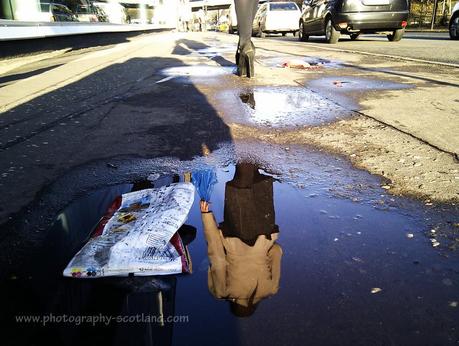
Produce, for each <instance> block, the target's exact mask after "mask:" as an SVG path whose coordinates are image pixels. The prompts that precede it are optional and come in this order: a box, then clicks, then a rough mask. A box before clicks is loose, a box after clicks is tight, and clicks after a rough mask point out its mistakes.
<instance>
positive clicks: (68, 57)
mask: <svg viewBox="0 0 459 346" xmlns="http://www.w3.org/2000/svg"><path fill="white" fill-rule="evenodd" d="M236 40H237V37H236V36H234V35H226V34H218V33H188V34H185V33H184V34H174V33H162V34H152V35H147V36H144V37H141V38H139V39H136V40H132V42H127V43H120V44H117V45H114V46H109V47H101V48H99V49H96V50H91V49H90V50H83V51H81V52H78V51H76V52H73V51H71V52H65V53H63V54H62V55H60V56H55V55H53V56H50V57H49V58H48V59H46V58H44V59H43V60H40V61H38V62H37V61H35V62H32V63H31V64H28V65H27V64H26V65H23V66H21V67H20V68H18V69H17V70H15V69H13V70H10V71H9V72H8V74H7V75H6V77H8V76H17V79H14V78H13V80H12V81H11V80H10V82H8V84H7V85H5V86H3V87H2V88H1V89H0V91H1V93H0V100H1V104H0V109H1V110H2V112H3V113H2V116H1V120H0V121H1V126H2V135H1V143H0V144H1V146H2V153H1V155H2V160H1V172H2V175H1V181H0V188H1V190H2V193H1V194H0V196H1V199H2V210H1V214H0V215H1V218H2V220H3V221H5V220H6V219H7V217H8V216H11V214H12V213H15V212H18V211H20V210H21V209H22V208H24V207H25V206H27V205H28V204H29V203H31V202H32V201H33V200H34V199H35V198H36V197H37V196H39V193H40V191H43V189H45V188H46V187H47V186H50V185H52V183H53V182H54V181H55V180H56V179H57V178H59V177H61V176H63V175H65V174H67V173H68V172H70V171H72V170H74V169H75V168H77V167H81V166H82V165H83V166H84V165H86V164H88V163H90V162H109V161H110V160H112V159H113V158H118V157H130V156H138V157H148V158H153V157H166V156H173V157H179V158H187V157H192V156H194V155H202V154H203V152H207V151H212V150H214V149H215V148H217V147H218V143H222V142H225V141H237V140H238V139H243V138H258V139H261V140H266V141H272V142H276V143H284V144H288V143H296V144H313V145H315V146H317V147H320V148H324V149H326V150H329V151H332V152H336V153H339V154H343V155H345V156H347V157H348V158H349V159H350V160H351V161H352V162H353V163H354V164H355V165H356V166H358V167H360V168H363V169H366V170H368V171H369V172H370V173H373V174H378V175H381V176H383V177H385V178H387V179H389V181H391V186H390V187H389V188H390V189H391V190H390V191H392V192H393V193H397V194H406V195H414V196H418V197H422V198H428V199H433V200H438V201H457V200H458V196H459V195H458V188H457V181H458V179H459V176H458V166H457V162H456V161H455V159H454V157H453V155H452V154H457V152H458V148H459V143H458V138H457V136H456V134H457V133H458V130H459V124H458V121H457V114H458V113H459V112H458V102H457V97H456V95H457V90H458V85H459V79H458V74H457V71H458V70H457V69H455V68H452V67H447V66H439V65H426V64H421V63H417V62H407V61H397V60H393V59H386V58H383V57H378V56H371V55H362V54H352V53H349V52H343V51H339V50H330V49H329V46H324V47H323V48H322V46H318V45H315V44H313V45H309V44H302V43H299V42H290V41H288V42H283V41H278V40H269V39H268V40H263V39H254V42H255V45H256V46H257V57H258V58H257V59H258V60H257V65H256V68H257V78H255V79H253V80H247V79H240V78H238V77H236V76H234V75H233V74H232V68H233V66H234V65H233V63H232V61H233V55H234V50H235V44H236ZM360 44H362V42H360ZM384 45H385V47H387V46H388V45H390V43H386V42H384ZM338 47H339V46H338ZM299 57H301V58H304V59H309V60H310V61H319V62H324V63H323V64H320V66H317V68H315V69H305V70H296V69H288V68H287V69H286V68H280V67H279V61H281V62H282V61H288V60H290V59H297V58H299ZM276 59H277V60H276ZM279 59H280V60H279ZM34 66H36V68H35V70H36V71H37V72H36V74H32V75H31V76H30V77H27V74H25V76H26V77H25V78H22V77H21V75H22V74H21V71H23V70H24V69H27V71H33V70H34ZM187 66H191V67H190V68H189V67H187ZM38 67H40V68H38ZM165 68H173V69H172V70H170V71H169V72H170V73H169V75H168V74H167V73H165V71H164V69H165ZM177 68H178V69H177ZM21 69H22V70H21ZM273 86H283V87H287V88H303V87H305V89H301V90H305V91H306V92H308V93H311V92H312V93H314V94H315V95H317V98H316V96H311V95H310V94H308V95H307V98H310V97H312V99H311V100H312V101H311V102H313V103H312V104H311V105H312V106H314V102H316V101H313V100H315V99H316V100H317V102H318V103H317V104H316V105H315V106H317V105H319V104H323V105H326V106H324V108H320V107H319V108H318V110H317V113H318V114H319V118H320V114H321V113H327V112H328V111H332V112H333V114H335V115H333V116H336V117H338V118H337V119H341V120H339V121H338V122H336V123H334V122H333V121H331V123H330V120H328V121H327V122H325V123H320V122H319V123H318V126H311V125H310V124H308V123H301V121H302V120H301V119H300V125H299V126H294V127H293V128H292V127H290V128H287V129H279V128H276V127H266V126H260V124H258V125H256V126H252V125H250V124H247V123H245V122H244V121H241V119H238V118H237V116H235V113H237V114H239V115H241V114H244V112H246V110H245V108H241V107H244V105H241V104H240V98H239V94H240V93H244V92H247V91H248V92H249V93H250V91H253V90H256V89H257V88H268V89H269V88H271V87H273ZM257 90H258V89H257ZM287 92H289V91H288V90H287ZM265 102H268V101H265ZM333 116H332V118H331V119H333ZM301 124H303V125H301ZM187 129H193V130H192V131H191V132H190V131H188V130H187ZM104 174H105V173H104ZM104 174H102V176H103V175H104ZM32 177H33V178H32ZM112 178H113V177H112ZM112 178H110V179H112ZM119 178H120V177H119ZM119 178H118V179H119ZM104 181H105V183H107V181H106V180H104V179H102V180H100V182H99V184H104ZM12 186H14V188H11V187H12ZM79 193H81V191H80V192H79ZM67 198H71V196H68V197H66V198H65V199H64V200H59V201H57V202H56V204H55V205H53V206H52V208H50V210H51V209H53V208H54V209H56V208H59V206H62V205H63V203H65V200H68V199H67Z"/></svg>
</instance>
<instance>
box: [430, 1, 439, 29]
mask: <svg viewBox="0 0 459 346" xmlns="http://www.w3.org/2000/svg"><path fill="white" fill-rule="evenodd" d="M437 5H438V0H434V5H433V10H432V22H431V24H430V30H433V28H434V25H435V19H436V18H437Z"/></svg>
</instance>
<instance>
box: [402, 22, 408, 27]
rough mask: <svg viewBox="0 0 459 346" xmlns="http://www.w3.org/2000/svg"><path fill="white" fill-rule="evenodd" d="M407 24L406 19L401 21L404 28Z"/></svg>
mask: <svg viewBox="0 0 459 346" xmlns="http://www.w3.org/2000/svg"><path fill="white" fill-rule="evenodd" d="M407 24H408V23H407V22H406V20H404V21H403V22H402V28H405V27H406V26H407Z"/></svg>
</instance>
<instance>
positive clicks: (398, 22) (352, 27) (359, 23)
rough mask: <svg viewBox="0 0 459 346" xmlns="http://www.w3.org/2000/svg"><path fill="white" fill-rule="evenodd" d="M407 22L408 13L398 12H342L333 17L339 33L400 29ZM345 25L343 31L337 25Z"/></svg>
mask: <svg viewBox="0 0 459 346" xmlns="http://www.w3.org/2000/svg"><path fill="white" fill-rule="evenodd" d="M407 20H408V11H400V12H342V13H338V14H336V15H335V17H334V24H335V26H336V29H337V30H339V31H344V32H346V31H368V32H377V31H384V30H394V29H401V28H402V22H403V21H407ZM343 23H347V27H346V28H345V29H343V28H342V27H340V26H339V24H343Z"/></svg>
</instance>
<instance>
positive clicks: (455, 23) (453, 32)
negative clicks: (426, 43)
mask: <svg viewBox="0 0 459 346" xmlns="http://www.w3.org/2000/svg"><path fill="white" fill-rule="evenodd" d="M449 37H450V38H451V39H452V40H459V12H456V13H455V14H454V15H453V16H452V17H451V19H450V21H449Z"/></svg>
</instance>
